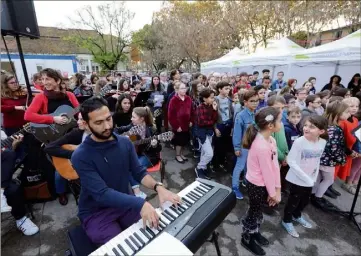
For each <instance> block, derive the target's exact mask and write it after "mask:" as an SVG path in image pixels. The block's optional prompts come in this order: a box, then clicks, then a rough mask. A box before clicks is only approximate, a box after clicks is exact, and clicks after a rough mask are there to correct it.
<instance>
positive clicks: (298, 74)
mask: <svg viewBox="0 0 361 256" xmlns="http://www.w3.org/2000/svg"><path fill="white" fill-rule="evenodd" d="M289 65H290V67H291V68H290V72H289V74H288V77H294V78H296V79H298V80H299V81H302V82H303V81H305V80H306V79H307V78H308V77H310V76H314V77H316V78H317V83H316V87H317V88H316V89H318V90H320V89H321V88H322V87H323V86H324V85H325V84H327V83H328V82H329V79H330V77H331V76H332V75H335V74H336V75H339V76H341V78H343V80H342V81H341V83H342V84H343V85H344V86H346V87H347V84H348V82H349V81H350V79H351V78H352V76H353V75H354V74H355V73H361V29H360V30H358V31H356V32H354V33H352V34H350V35H348V36H345V37H343V38H341V39H339V40H336V41H333V42H330V43H327V44H324V45H320V46H317V47H313V48H309V49H305V50H304V51H302V52H299V53H296V54H292V55H291V59H290V62H289Z"/></svg>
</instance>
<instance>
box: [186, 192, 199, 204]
mask: <svg viewBox="0 0 361 256" xmlns="http://www.w3.org/2000/svg"><path fill="white" fill-rule="evenodd" d="M187 196H188V197H189V198H190V199H192V200H193V201H194V202H197V201H198V199H197V198H195V197H194V196H192V195H191V194H189V193H188V194H187Z"/></svg>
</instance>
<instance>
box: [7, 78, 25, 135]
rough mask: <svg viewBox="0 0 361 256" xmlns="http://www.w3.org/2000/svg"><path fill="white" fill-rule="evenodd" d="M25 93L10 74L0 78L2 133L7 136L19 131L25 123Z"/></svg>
mask: <svg viewBox="0 0 361 256" xmlns="http://www.w3.org/2000/svg"><path fill="white" fill-rule="evenodd" d="M26 101H27V91H26V89H24V88H22V87H21V86H20V85H19V83H18V82H17V81H16V78H15V76H14V75H12V74H8V73H7V74H4V75H2V76H1V112H2V113H3V123H2V126H3V128H4V132H5V134H6V135H7V136H11V135H12V134H13V133H15V132H17V131H19V130H20V129H21V128H22V127H23V125H24V124H25V123H26V121H25V120H24V113H25V109H26Z"/></svg>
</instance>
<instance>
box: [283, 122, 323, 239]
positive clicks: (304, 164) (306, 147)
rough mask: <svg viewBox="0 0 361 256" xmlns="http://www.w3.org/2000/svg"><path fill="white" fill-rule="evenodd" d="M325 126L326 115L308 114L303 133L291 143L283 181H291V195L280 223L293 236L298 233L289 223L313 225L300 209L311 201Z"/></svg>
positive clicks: (306, 226) (296, 235) (308, 226)
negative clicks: (286, 171) (286, 170)
mask: <svg viewBox="0 0 361 256" xmlns="http://www.w3.org/2000/svg"><path fill="white" fill-rule="evenodd" d="M327 128H328V122H327V119H326V118H325V117H323V116H318V115H311V116H309V117H307V118H306V121H305V123H304V126H303V136H301V137H299V138H298V139H296V140H295V141H294V142H293V145H292V148H291V150H290V152H289V154H288V156H287V163H288V165H289V167H290V169H289V171H288V173H287V176H286V180H287V181H288V182H289V183H290V195H289V197H288V201H287V203H286V206H285V209H284V215H283V220H282V226H283V227H284V228H285V230H286V231H287V232H288V233H289V234H290V235H291V236H293V237H299V234H298V232H297V231H296V229H295V228H294V226H293V223H292V222H297V223H299V224H300V225H301V226H303V227H305V228H312V224H311V223H310V222H309V221H308V220H306V219H305V218H304V216H302V212H303V210H304V209H305V207H306V206H307V205H308V203H309V201H310V196H311V192H312V187H313V186H314V185H315V182H316V180H317V177H318V172H319V168H320V161H321V156H322V154H323V151H324V149H325V146H326V140H327V139H328V134H327Z"/></svg>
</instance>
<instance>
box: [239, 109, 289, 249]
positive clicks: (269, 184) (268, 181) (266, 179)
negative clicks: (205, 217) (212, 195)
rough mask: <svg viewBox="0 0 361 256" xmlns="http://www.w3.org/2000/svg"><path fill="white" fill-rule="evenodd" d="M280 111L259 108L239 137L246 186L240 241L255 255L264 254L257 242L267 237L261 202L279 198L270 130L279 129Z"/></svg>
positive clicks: (262, 242)
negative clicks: (246, 205)
mask: <svg viewBox="0 0 361 256" xmlns="http://www.w3.org/2000/svg"><path fill="white" fill-rule="evenodd" d="M281 118H282V114H281V112H280V111H279V110H278V109H276V108H273V107H266V108H262V109H261V110H260V111H259V112H258V113H257V114H256V116H255V123H253V124H251V125H250V126H249V127H248V128H247V130H246V132H245V136H244V138H243V142H242V146H243V148H245V149H248V159H247V174H246V179H247V188H248V195H249V208H248V210H247V213H246V215H245V216H244V218H243V219H242V222H241V223H242V228H243V232H242V240H241V242H242V245H243V246H244V247H245V248H246V249H248V250H250V251H251V252H253V253H254V254H255V255H265V254H266V253H265V251H264V250H263V249H262V247H261V246H267V245H269V241H268V240H267V239H266V238H265V237H264V236H262V235H261V233H260V226H261V223H262V222H263V214H262V210H261V206H262V205H263V204H264V203H265V202H268V205H270V206H275V205H276V204H278V203H279V202H280V201H281V181H280V167H279V164H278V157H277V145H276V141H275V139H274V138H273V137H272V133H274V132H278V131H279V130H280V129H281Z"/></svg>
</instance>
